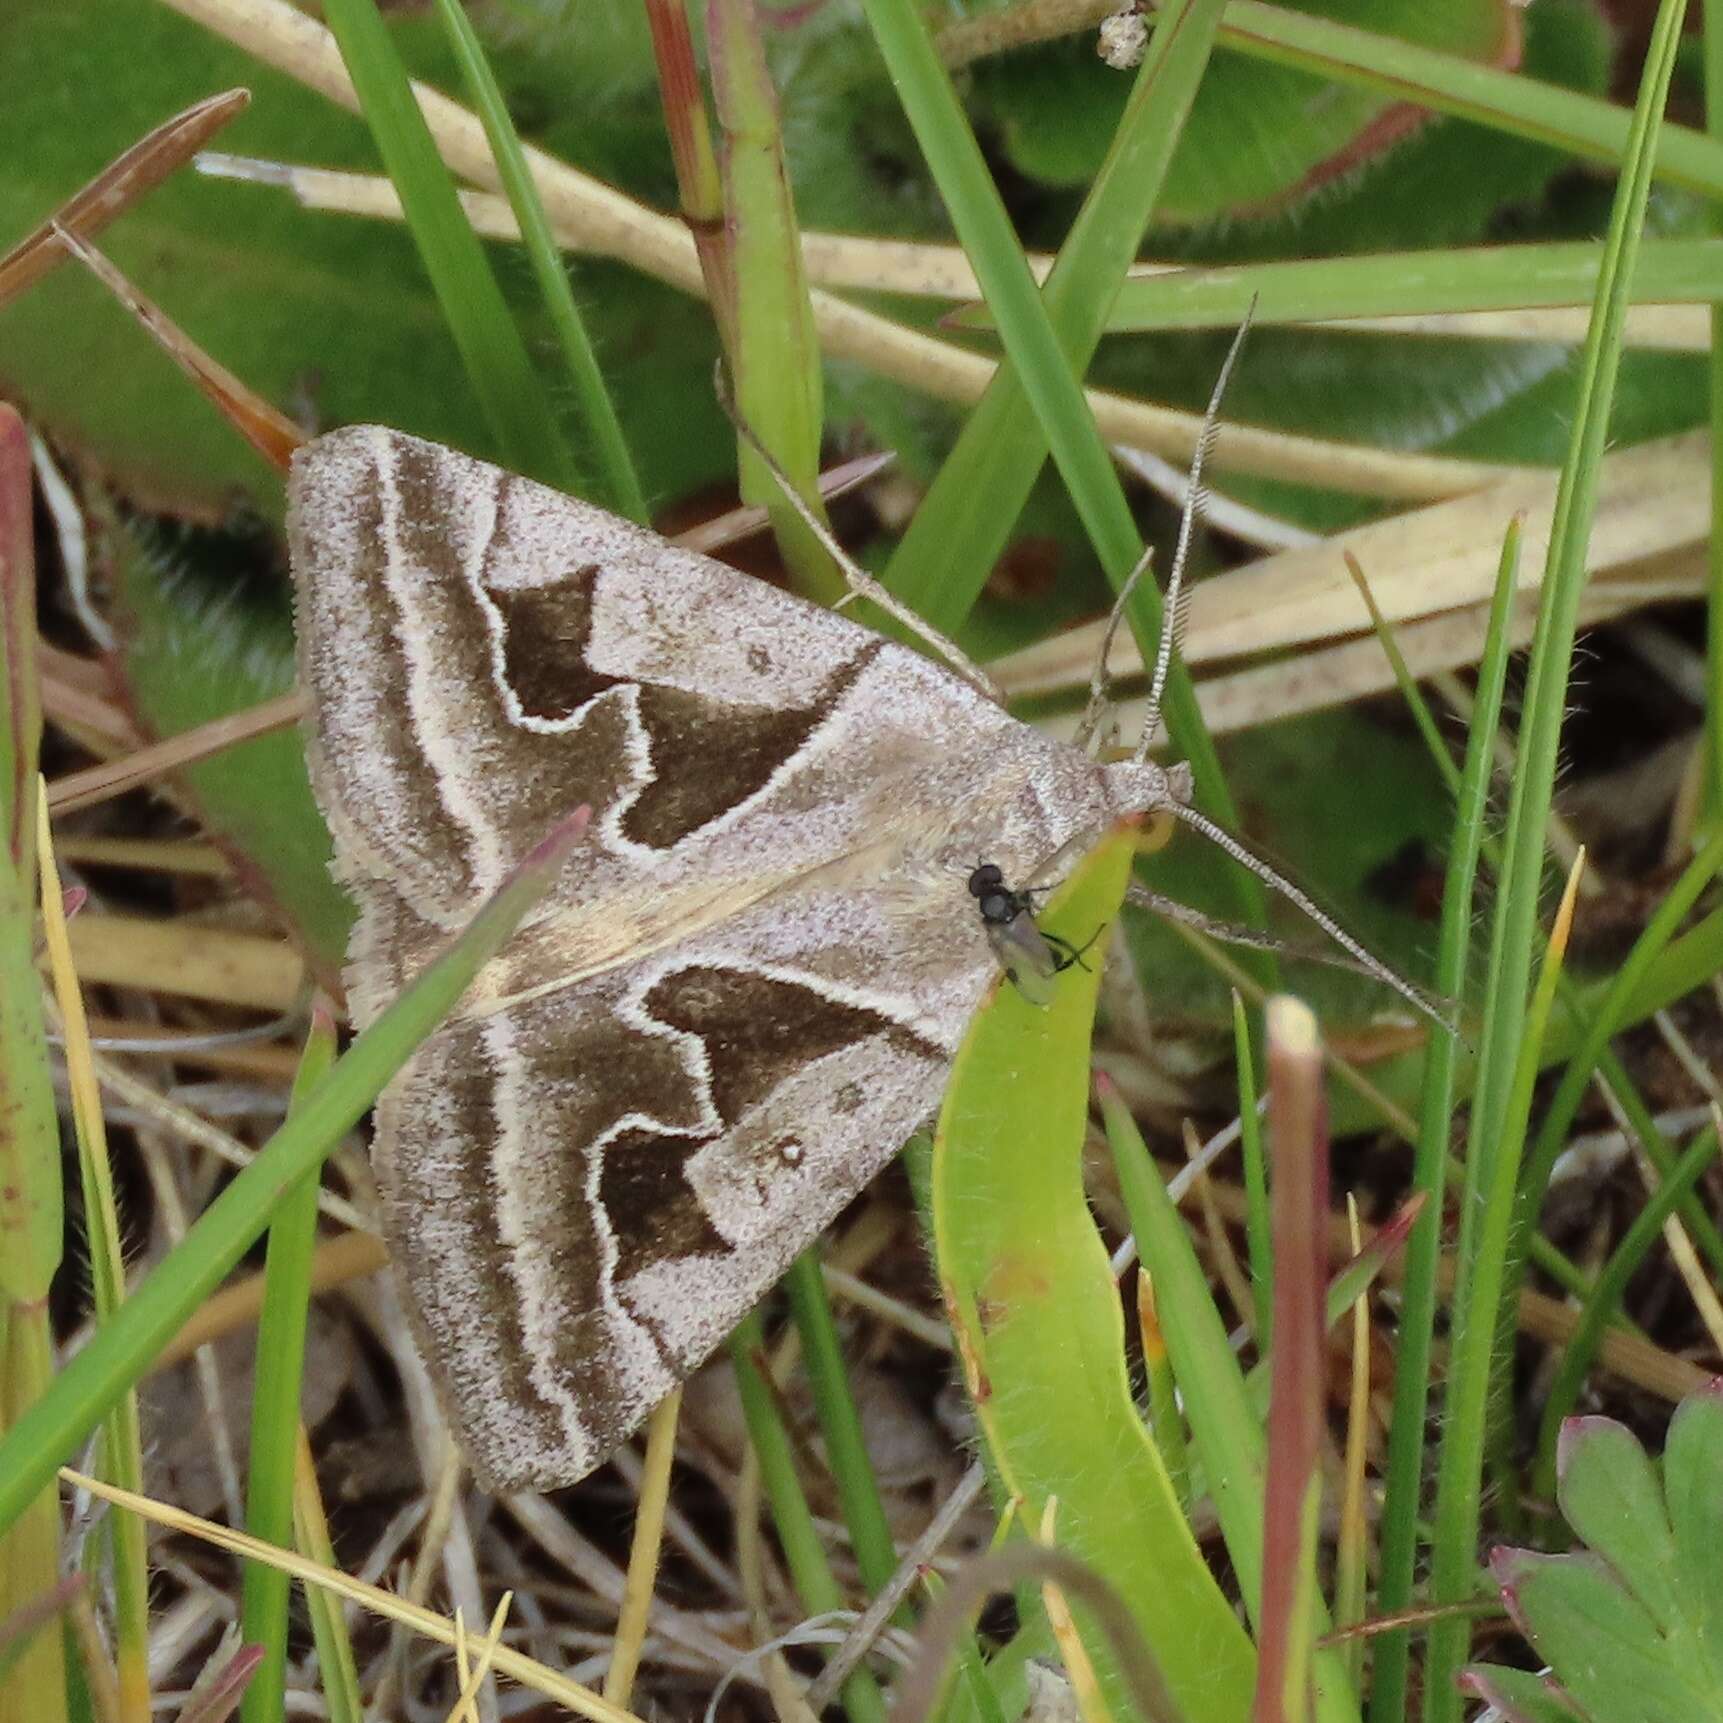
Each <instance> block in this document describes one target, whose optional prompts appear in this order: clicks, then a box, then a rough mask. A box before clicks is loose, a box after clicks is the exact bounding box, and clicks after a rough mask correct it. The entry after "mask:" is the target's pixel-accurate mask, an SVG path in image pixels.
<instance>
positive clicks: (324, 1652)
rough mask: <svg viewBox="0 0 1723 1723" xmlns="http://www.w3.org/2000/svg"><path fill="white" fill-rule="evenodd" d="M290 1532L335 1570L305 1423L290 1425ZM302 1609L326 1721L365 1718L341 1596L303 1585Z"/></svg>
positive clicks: (317, 1559) (354, 1722) (311, 1555)
mask: <svg viewBox="0 0 1723 1723" xmlns="http://www.w3.org/2000/svg"><path fill="white" fill-rule="evenodd" d="M293 1536H294V1539H295V1541H296V1542H297V1543H298V1546H299V1548H300V1550H301V1552H302V1553H303V1554H304V1555H306V1556H307V1557H308V1558H309V1559H310V1560H312V1561H315V1562H318V1563H320V1564H321V1565H322V1566H324V1567H327V1568H334V1569H336V1570H339V1568H340V1566H341V1564H340V1562H338V1561H337V1560H336V1559H335V1545H334V1543H333V1542H332V1540H331V1539H330V1536H329V1521H328V1520H327V1519H326V1518H325V1517H324V1513H323V1498H322V1497H321V1496H320V1495H319V1494H318V1491H317V1468H316V1466H315V1464H314V1463H313V1461H312V1458H311V1444H310V1442H309V1441H308V1440H307V1439H306V1435H305V1426H304V1425H303V1424H300V1425H299V1426H298V1427H297V1428H296V1429H295V1431H294V1499H293ZM304 1594H305V1613H306V1614H307V1615H308V1616H309V1617H310V1618H311V1636H312V1640H313V1642H314V1643H315V1645H316V1647H317V1673H318V1676H319V1678H320V1679H319V1687H320V1690H321V1692H322V1696H323V1703H324V1706H325V1707H326V1708H327V1710H328V1712H329V1723H364V1717H365V1705H364V1701H363V1700H362V1698H361V1697H360V1692H359V1663H358V1659H357V1658H356V1657H355V1656H354V1655H353V1641H352V1639H351V1637H350V1636H349V1635H348V1632H347V1619H346V1617H345V1616H344V1615H343V1614H342V1613H341V1601H340V1599H339V1598H337V1597H335V1596H334V1595H333V1594H332V1593H330V1592H328V1591H326V1590H325V1589H324V1588H323V1587H322V1586H320V1585H310V1584H307V1585H306V1586H305V1587H304Z"/></svg>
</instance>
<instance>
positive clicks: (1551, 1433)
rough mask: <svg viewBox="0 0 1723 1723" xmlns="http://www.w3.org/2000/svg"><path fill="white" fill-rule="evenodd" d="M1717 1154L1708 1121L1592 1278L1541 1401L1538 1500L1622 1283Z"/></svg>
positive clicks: (1548, 1489)
mask: <svg viewBox="0 0 1723 1723" xmlns="http://www.w3.org/2000/svg"><path fill="white" fill-rule="evenodd" d="M1716 1154H1717V1131H1716V1128H1715V1127H1714V1126H1709V1125H1708V1126H1707V1127H1706V1128H1705V1129H1704V1130H1703V1131H1701V1132H1700V1134H1699V1135H1698V1136H1697V1137H1695V1138H1694V1140H1693V1141H1692V1142H1691V1143H1690V1144H1689V1145H1688V1146H1687V1149H1686V1151H1685V1152H1684V1153H1683V1154H1682V1156H1681V1158H1680V1159H1679V1160H1678V1161H1677V1162H1676V1163H1675V1165H1674V1166H1673V1167H1672V1168H1671V1169H1670V1171H1669V1173H1668V1174H1667V1175H1666V1176H1665V1177H1664V1178H1663V1179H1661V1180H1660V1181H1659V1183H1658V1186H1657V1189H1656V1190H1655V1191H1654V1192H1653V1193H1652V1195H1651V1198H1650V1200H1649V1201H1648V1202H1647V1203H1646V1205H1645V1207H1644V1208H1642V1209H1641V1210H1640V1211H1639V1213H1638V1214H1637V1215H1635V1216H1634V1217H1633V1224H1632V1225H1631V1226H1630V1227H1629V1228H1628V1229H1627V1231H1626V1232H1625V1233H1623V1234H1622V1236H1621V1240H1620V1242H1619V1243H1618V1244H1617V1245H1616V1247H1615V1249H1614V1250H1613V1251H1611V1252H1610V1257H1609V1261H1608V1262H1607V1263H1606V1264H1605V1265H1604V1270H1603V1273H1602V1274H1600V1275H1599V1276H1598V1277H1597V1285H1596V1286H1595V1287H1594V1288H1593V1289H1592V1293H1591V1296H1590V1298H1588V1299H1587V1300H1586V1302H1585V1304H1584V1306H1583V1307H1582V1309H1581V1311H1580V1319H1579V1326H1578V1327H1577V1328H1575V1329H1574V1331H1573V1333H1572V1335H1571V1336H1570V1337H1569V1339H1568V1343H1567V1345H1566V1347H1565V1348H1564V1349H1563V1351H1562V1355H1561V1362H1560V1364H1559V1365H1558V1366H1557V1368H1556V1373H1555V1376H1554V1378H1553V1379H1552V1380H1551V1382H1550V1388H1549V1396H1548V1398H1547V1399H1546V1400H1545V1401H1544V1409H1543V1417H1542V1420H1541V1421H1540V1423H1539V1426H1538V1454H1537V1463H1536V1466H1535V1468H1534V1470H1533V1473H1532V1482H1531V1493H1532V1495H1533V1496H1534V1497H1536V1498H1538V1499H1539V1500H1542V1501H1553V1500H1554V1499H1555V1493H1556V1444H1557V1442H1558V1441H1559V1439H1560V1437H1561V1427H1562V1423H1563V1420H1565V1419H1566V1417H1567V1416H1568V1414H1569V1413H1570V1412H1571V1411H1572V1410H1573V1409H1574V1406H1575V1405H1576V1404H1577V1403H1578V1400H1579V1396H1580V1391H1581V1389H1582V1388H1583V1387H1584V1386H1585V1378H1586V1373H1587V1372H1588V1371H1589V1370H1590V1369H1591V1366H1592V1361H1593V1360H1594V1359H1595V1358H1596V1356H1597V1348H1598V1345H1599V1343H1600V1342H1601V1341H1602V1339H1603V1331H1604V1329H1605V1327H1607V1325H1608V1324H1609V1322H1610V1321H1611V1320H1612V1319H1613V1317H1614V1316H1615V1313H1616V1310H1617V1308H1618V1306H1619V1305H1620V1303H1621V1300H1622V1296H1623V1294H1625V1292H1626V1291H1627V1283H1628V1281H1629V1280H1631V1279H1632V1278H1633V1275H1634V1272H1635V1271H1636V1270H1637V1269H1638V1267H1639V1265H1640V1264H1641V1263H1642V1262H1644V1260H1645V1258H1646V1256H1647V1255H1648V1254H1649V1252H1650V1250H1651V1247H1652V1246H1653V1245H1654V1244H1655V1243H1656V1242H1657V1239H1658V1235H1659V1234H1660V1233H1661V1232H1662V1230H1663V1223H1664V1222H1665V1221H1667V1220H1668V1219H1669V1217H1670V1216H1671V1215H1672V1214H1673V1213H1674V1212H1675V1208H1676V1205H1677V1204H1678V1203H1679V1202H1680V1201H1681V1199H1682V1198H1683V1197H1684V1196H1685V1195H1686V1194H1687V1193H1688V1192H1690V1191H1691V1190H1692V1189H1693V1187H1694V1185H1695V1184H1696V1183H1697V1182H1698V1179H1699V1175H1700V1174H1701V1173H1702V1172H1704V1171H1705V1169H1706V1168H1707V1167H1708V1166H1709V1165H1710V1164H1711V1162H1712V1160H1713V1159H1714V1158H1715V1156H1716Z"/></svg>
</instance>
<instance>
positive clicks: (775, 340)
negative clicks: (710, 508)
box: [706, 0, 848, 604]
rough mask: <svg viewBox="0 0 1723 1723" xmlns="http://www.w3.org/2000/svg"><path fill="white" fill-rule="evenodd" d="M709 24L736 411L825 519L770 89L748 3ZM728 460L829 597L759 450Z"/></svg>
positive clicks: (809, 585) (798, 567) (790, 562)
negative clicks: (731, 299)
mask: <svg viewBox="0 0 1723 1723" xmlns="http://www.w3.org/2000/svg"><path fill="white" fill-rule="evenodd" d="M706 20H707V22H706V40H707V50H708V57H709V60H710V62H711V68H712V108H713V113H714V116H715V118H716V120H717V123H718V134H719V157H718V165H719V172H720V176H721V179H722V183H723V198H724V221H723V224H722V227H721V228H720V230H719V232H718V233H717V234H715V235H714V236H713V237H712V239H711V240H710V242H709V243H710V245H711V246H712V247H714V248H720V247H721V248H723V250H724V252H725V265H726V267H727V270H728V275H729V280H730V281H731V283H732V284H733V286H734V294H735V300H734V311H735V317H734V326H733V328H730V329H727V330H726V331H725V334H726V338H727V342H728V346H729V358H730V367H731V371H732V373H733V375H734V379H735V392H736V406H737V409H738V411H739V412H740V413H741V415H742V419H743V421H744V423H745V424H746V425H747V426H748V427H749V429H750V430H751V431H752V432H753V433H754V435H755V436H756V437H758V438H759V439H760V441H761V443H762V444H763V445H764V446H765V448H766V449H767V450H768V451H769V452H770V454H771V455H772V457H773V459H774V460H776V461H777V463H778V465H779V466H780V467H781V468H782V469H783V471H784V473H785V475H786V476H787V477H788V478H789V480H790V482H791V484H792V485H793V486H794V487H795V490H796V492H797V494H798V495H799V496H801V497H802V499H803V500H804V501H805V502H806V503H807V504H808V506H809V507H810V508H811V509H813V510H814V512H815V514H816V515H822V514H823V513H824V504H823V503H822V502H821V500H820V485H819V479H820V434H821V430H822V423H823V416H824V378H823V376H822V373H821V370H820V340H819V332H818V331H817V329H816V328H815V326H814V306H813V301H812V299H811V298H810V297H809V294H808V278H807V271H806V269H805V268H804V266H803V262H802V241H801V231H800V228H799V227H798V225H797V222H796V209H795V202H794V200H793V198H792V197H791V194H790V177H789V170H788V168H787V166H786V164H785V161H784V138H783V124H782V120H781V118H780V115H779V110H778V97H777V91H776V90H775V89H774V88H773V85H772V77H771V72H770V70H769V68H768V67H767V64H766V53H765V46H764V44H763V42H762V41H761V39H760V20H759V15H758V12H757V10H756V8H755V5H754V0H706ZM737 459H738V465H739V469H740V472H741V488H742V496H743V498H744V500H746V501H748V502H751V503H759V504H762V505H764V507H765V509H766V512H767V513H768V515H769V516H770V517H771V521H772V530H773V532H774V533H775V534H776V536H777V540H778V545H779V548H780V549H781V550H782V552H783V556H784V561H785V563H786V565H787V566H788V567H789V569H790V571H791V573H792V575H793V577H794V579H795V582H796V587H797V590H798V591H800V592H802V593H803V594H804V595H806V596H807V597H809V598H814V599H818V600H819V601H821V602H822V603H826V604H833V603H836V602H837V600H838V599H840V598H841V597H842V596H843V595H844V593H845V592H846V591H847V590H848V586H847V582H846V581H845V580H844V577H843V575H842V573H841V572H840V571H839V570H838V569H837V568H836V567H835V566H834V565H833V562H832V559H831V557H830V556H829V555H828V554H827V552H826V549H825V547H824V546H823V545H822V544H821V543H820V541H819V539H818V538H817V537H816V536H815V535H814V533H813V532H812V530H811V529H810V528H809V527H808V526H807V524H806V523H805V522H804V521H803V520H802V518H801V516H800V515H799V514H798V513H797V512H796V510H795V508H794V506H793V505H792V504H791V503H790V502H789V501H788V499H787V498H786V497H785V496H784V495H783V492H782V491H781V490H780V488H779V486H778V483H777V481H776V480H775V479H774V478H773V476H772V475H771V474H770V473H769V472H768V471H766V469H765V467H764V465H763V463H762V462H761V460H760V458H759V456H758V455H757V454H756V453H755V452H754V451H753V450H751V449H749V448H747V447H746V446H744V447H742V448H741V449H740V450H739V451H738V456H737Z"/></svg>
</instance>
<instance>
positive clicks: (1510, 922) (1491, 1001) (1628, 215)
mask: <svg viewBox="0 0 1723 1723" xmlns="http://www.w3.org/2000/svg"><path fill="white" fill-rule="evenodd" d="M1683 9H1684V7H1683V0H1665V3H1664V4H1663V6H1662V7H1661V9H1660V11H1659V13H1658V19H1657V24H1656V26H1655V29H1654V31H1653V35H1652V45H1651V50H1650V53H1649V55H1648V57H1647V61H1646V69H1645V74H1644V79H1643V82H1642V85H1641V90H1640V99H1639V104H1638V107H1637V108H1636V109H1635V112H1634V118H1633V127H1632V134H1631V143H1630V147H1629V151H1628V156H1627V163H1626V166H1625V168H1624V171H1623V175H1622V181H1621V185H1620V186H1619V188H1618V190H1617V194H1616V200H1615V207H1614V210H1613V213H1612V216H1611V221H1610V228H1609V235H1608V239H1607V242H1606V249H1605V265H1604V268H1603V270H1602V272H1601V274H1600V278H1599V284H1598V298H1597V302H1596V305H1595V307H1594V311H1593V317H1592V327H1591V333H1590V335H1589V337H1588V339H1587V343H1586V348H1585V353H1584V357H1583V361H1582V372H1581V377H1580V388H1579V398H1578V401H1577V404H1576V413H1575V423H1574V435H1573V441H1572V444H1571V447H1570V450H1569V455H1568V459H1567V462H1566V464H1565V465H1564V467H1563V471H1562V478H1561V484H1560V487H1559V490H1558V493H1557V501H1556V510H1555V519H1554V521H1553V523H1552V528H1551V535H1550V546H1549V556H1548V562H1547V564H1546V573H1545V580H1544V586H1543V594H1542V599H1541V602H1540V606H1539V613H1538V626H1537V632H1536V635H1535V637H1534V641H1533V646H1532V658H1531V670H1530V678H1529V682H1528V685H1527V690H1526V699H1525V720H1524V725H1523V728H1522V732H1521V739H1520V767H1519V772H1518V774H1517V775H1516V777H1515V780H1514V786H1513V795H1512V800H1511V804H1510V809H1509V816H1508V839H1507V849H1506V861H1505V866H1504V870H1503V876H1502V880H1501V895H1500V898H1499V900H1498V905H1497V916H1496V922H1495V927H1494V930H1493V934H1492V971H1493V973H1492V977H1491V982H1492V985H1491V987H1490V991H1489V992H1488V994H1487V995H1486V998H1485V1004H1484V1026H1483V1035H1482V1051H1481V1058H1480V1064H1479V1071H1478V1085H1477V1093H1476V1099H1475V1101H1474V1105H1473V1110H1472V1119H1471V1130H1470V1134H1469V1137H1468V1144H1467V1169H1466V1170H1467V1198H1466V1203H1465V1207H1464V1209H1463V1212H1462V1223H1461V1224H1462V1232H1461V1248H1460V1271H1461V1280H1460V1283H1459V1287H1458V1289H1457V1296H1456V1301H1455V1315H1456V1330H1455V1338H1454V1348H1453V1361H1452V1367H1451V1372H1450V1377H1449V1384H1448V1393H1447V1399H1446V1402H1445V1417H1444V1434H1443V1440H1442V1454H1441V1463H1440V1477H1439V1484H1438V1492H1437V1504H1436V1515H1437V1527H1436V1546H1435V1552H1434V1568H1433V1598H1434V1601H1436V1602H1437V1603H1454V1602H1460V1601H1463V1600H1465V1599H1466V1598H1467V1597H1469V1596H1470V1594H1471V1591H1472V1588H1473V1585H1474V1583H1475V1577H1474V1568H1475V1558H1476V1549H1477V1535H1478V1522H1479V1510H1480V1493H1481V1487H1482V1461H1483V1448H1484V1437H1485V1427H1486V1423H1487V1412H1488V1405H1489V1396H1490V1390H1491V1385H1492V1381H1493V1377H1494V1370H1495V1365H1496V1357H1495V1336H1496V1323H1497V1310H1498V1298H1499V1295H1500V1292H1501V1289H1502V1280H1503V1270H1504V1267H1505V1260H1506V1255H1507V1249H1508V1243H1509V1237H1510V1232H1511V1227H1512V1221H1513V1202H1514V1192H1515V1189H1516V1186H1517V1183H1518V1177H1519V1167H1520V1155H1521V1152H1522V1150H1523V1147H1524V1133H1525V1119H1524V1117H1523V1116H1515V1114H1514V1111H1513V1108H1514V1106H1515V1104H1516V1099H1517V1095H1518V1093H1519V1088H1518V1085H1517V1083H1516V1080H1515V1079H1516V1071H1517V1067H1518V1064H1519V1058H1520V1052H1521V1046H1522V1035H1523V1031H1524V1030H1525V1027H1526V1023H1527V990H1526V989H1527V981H1528V979H1529V975H1530V967H1531V953H1532V949H1533V945H1534V943H1535V940H1536V933H1537V910H1538V893H1539V887H1540V884H1541V881H1542V875H1543V855H1544V826H1545V822H1546V820H1547V817H1548V812H1549V805H1550V796H1551V791H1552V788H1553V785H1554V779H1555V769H1556V761H1557V754H1558V749H1559V743H1560V734H1561V721H1562V715H1563V710H1564V706H1565V701H1566V691H1567V680H1568V673H1569V668H1570V665H1571V662H1572V656H1573V640H1574V630H1575V623H1576V620H1577V616H1578V610H1579V601H1580V595H1581V592H1582V590H1583V586H1584V579H1585V542H1586V537H1587V535H1588V533H1589V530H1590V526H1591V520H1592V515H1593V512H1594V509H1595V501H1596V484H1597V469H1598V463H1599V461H1600V460H1601V459H1602V456H1603V451H1604V448H1605V445H1606V442H1607V438H1608V432H1609V412H1610V406H1611V403H1612V401H1613V398H1614V389H1615V379H1616V374H1617V371H1618V369H1619V364H1620V357H1621V331H1622V321H1623V318H1624V316H1625V314H1626V291H1627V283H1628V281H1629V280H1630V279H1631V277H1632V274H1633V263H1634V258H1635V256H1636V253H1637V249H1638V241H1639V235H1640V231H1641V228H1642V226H1643V223H1644V215H1645V204H1646V198H1647V194H1648V192H1649V190H1650V184H1651V169H1652V159H1653V148H1654V145H1655V140H1656V136H1657V123H1658V119H1659V117H1660V116H1661V114H1662V112H1663V105H1664V100H1665V98H1666V96H1667V94H1668V88H1669V77H1670V74H1671V71H1672V69H1673V67H1674V62H1675V50H1676V47H1677V44H1678V41H1679V35H1680V21H1681V16H1682V12H1683ZM1468 1637H1469V1623H1467V1622H1465V1621H1455V1620H1452V1619H1446V1620H1443V1621H1439V1622H1438V1623H1437V1624H1436V1626H1435V1627H1434V1629H1433V1630H1432V1633H1431V1636H1430V1642H1429V1664H1428V1668H1427V1671H1426V1679H1425V1700H1424V1718H1425V1723H1458V1719H1459V1714H1460V1693H1459V1690H1458V1688H1457V1686H1456V1685H1455V1681H1456V1677H1457V1676H1458V1674H1459V1670H1460V1666H1461V1664H1462V1663H1463V1662H1464V1660H1465V1654H1466V1647H1467V1641H1468Z"/></svg>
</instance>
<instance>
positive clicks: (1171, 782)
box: [1100, 760, 1191, 815]
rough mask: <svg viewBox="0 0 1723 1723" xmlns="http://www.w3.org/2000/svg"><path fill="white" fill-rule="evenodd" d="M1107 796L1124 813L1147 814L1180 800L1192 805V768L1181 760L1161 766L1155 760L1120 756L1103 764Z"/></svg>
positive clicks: (1184, 803) (1102, 771)
mask: <svg viewBox="0 0 1723 1723" xmlns="http://www.w3.org/2000/svg"><path fill="white" fill-rule="evenodd" d="M1100 769H1101V773H1102V777H1103V781H1104V782H1105V784H1106V793H1107V800H1108V801H1110V802H1111V803H1112V804H1113V807H1114V808H1115V809H1116V810H1117V812H1118V813H1120V814H1121V815H1126V814H1145V813H1149V812H1151V811H1152V810H1153V809H1155V808H1164V807H1166V806H1167V805H1168V804H1169V803H1172V802H1176V803H1178V804H1180V805H1181V806H1188V805H1189V803H1190V799H1191V769H1190V767H1189V766H1188V765H1187V764H1185V762H1184V761H1182V760H1181V761H1180V762H1179V763H1178V764H1177V765H1175V766H1160V765H1157V764H1156V763H1155V762H1154V761H1153V760H1116V761H1114V762H1113V763H1112V764H1110V765H1104V766H1102V767H1101V768H1100Z"/></svg>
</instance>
